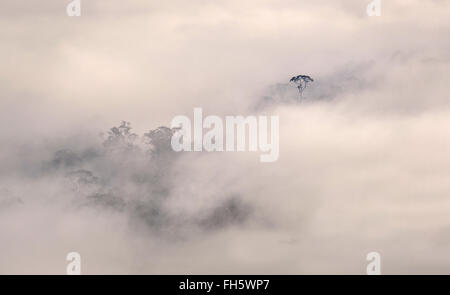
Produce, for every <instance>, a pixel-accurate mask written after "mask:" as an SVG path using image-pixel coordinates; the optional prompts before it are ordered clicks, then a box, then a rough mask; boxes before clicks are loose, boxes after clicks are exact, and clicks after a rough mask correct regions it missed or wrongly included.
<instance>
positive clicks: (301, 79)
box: [289, 75, 314, 98]
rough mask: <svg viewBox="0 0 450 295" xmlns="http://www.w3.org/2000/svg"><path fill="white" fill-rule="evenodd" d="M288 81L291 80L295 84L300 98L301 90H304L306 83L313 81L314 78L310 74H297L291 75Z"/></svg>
mask: <svg viewBox="0 0 450 295" xmlns="http://www.w3.org/2000/svg"><path fill="white" fill-rule="evenodd" d="M289 82H293V83H295V84H296V85H297V88H298V92H299V93H300V98H302V97H303V95H302V94H303V90H305V88H306V86H307V85H308V83H310V82H314V80H313V78H311V77H310V76H306V75H298V76H294V77H292V78H291V80H289Z"/></svg>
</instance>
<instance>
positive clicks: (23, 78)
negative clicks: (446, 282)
mask: <svg viewBox="0 0 450 295" xmlns="http://www.w3.org/2000/svg"><path fill="white" fill-rule="evenodd" d="M69 2H70V1H68V0H67V1H62V0H58V1H56V0H38V1H25V0H2V1H1V2H0V44H1V46H0V56H1V60H2V62H1V69H0V117H1V118H2V122H3V124H1V127H0V131H1V134H2V137H1V138H0V144H1V148H0V160H1V161H2V163H3V164H2V166H1V167H0V189H2V190H1V191H0V236H1V237H2V238H1V240H2V242H1V243H0V273H4V274H8V273H55V274H64V273H65V266H66V264H67V262H66V261H65V255H66V254H67V253H68V252H70V251H77V252H79V253H80V254H81V256H82V269H83V270H82V271H83V273H117V274H167V273H168V274H172V273H177V274H184V273H190V274H196V273H201V274H207V273H214V274H217V273H225V274H228V273H231V274H234V273H236V274H243V273H265V274H266V273H267V274H344V273H350V274H364V273H365V268H366V264H367V262H366V261H365V256H366V254H367V253H368V252H370V251H377V252H379V253H380V254H381V258H382V272H383V273H389V274H393V273H401V274H408V273H443V274H449V273H450V256H448V255H447V249H448V246H449V244H450V236H449V233H450V215H449V214H448V212H449V210H450V157H449V156H448V151H449V147H450V129H449V127H448V126H450V98H449V90H450V89H449V88H450V86H449V83H448V77H449V76H450V53H449V52H450V39H449V38H448V36H449V35H450V19H449V11H450V1H447V0H434V1H432V0H427V1H424V0H420V1H419V0H403V1H402V0H389V1H386V0H385V1H383V0H382V9H381V16H379V17H369V16H367V14H366V6H367V4H368V3H369V2H370V1H369V0H342V1H325V0H316V1H302V0H295V1H291V0H282V1H279V0H246V1H237V0H235V1H234V0H230V1H222V0H217V1H206V0H193V1H178V0H170V1H139V0H130V1H119V0H109V1H99V0H89V1H87V0H84V1H83V0H81V2H82V8H81V16H80V17H68V16H67V15H66V5H67V4H68V3H69ZM298 74H306V75H310V76H311V77H313V78H314V79H315V82H314V83H312V85H311V87H310V88H307V89H306V90H305V93H307V92H308V91H309V97H310V100H309V101H308V102H307V103H304V104H289V105H285V104H279V105H275V106H272V107H270V108H267V109H264V110H263V112H264V113H266V114H273V115H279V116H280V158H279V160H278V161H277V162H275V163H271V164H267V163H266V164H264V163H260V162H259V161H258V157H259V153H258V155H256V154H252V153H243V154H241V153H214V154H202V153H200V154H192V155H187V156H185V157H182V158H180V159H179V161H177V162H176V163H174V164H173V167H172V166H171V167H172V170H171V172H170V173H171V174H170V177H168V178H167V179H170V181H173V183H172V182H170V183H171V185H170V187H171V189H170V193H168V197H167V200H166V201H165V203H164V205H163V208H164V210H165V211H164V212H166V213H167V214H168V216H177V215H182V216H184V217H185V218H186V220H197V219H196V218H197V216H209V215H208V214H214V212H217V211H215V210H216V209H214V208H216V207H217V208H218V207H220V204H222V202H226V201H227V200H228V199H227V198H228V197H229V196H230V195H233V196H234V195H237V196H238V198H239V203H238V204H244V205H242V206H243V207H245V208H247V207H248V208H249V209H248V210H249V212H252V213H251V214H250V213H249V214H248V216H247V218H245V220H243V221H242V222H239V223H238V224H234V223H232V224H231V225H229V226H223V227H220V228H217V229H214V230H203V229H199V228H197V226H198V223H197V221H195V222H193V223H192V225H190V226H189V227H188V228H184V227H182V228H179V226H178V224H177V222H172V221H169V222H168V224H167V225H164V224H163V226H166V227H164V228H165V231H167V232H170V234H169V235H165V234H162V235H161V234H156V233H154V231H152V230H149V229H147V228H146V227H145V226H141V225H139V222H137V221H135V219H134V217H135V216H134V214H135V213H136V212H134V211H133V212H134V213H133V212H131V213H130V212H129V211H127V210H125V211H120V210H119V211H114V210H109V209H105V208H102V207H90V206H81V207H79V206H74V205H73V202H74V200H77V198H78V197H77V195H76V194H74V193H73V192H70V191H69V190H67V188H66V182H65V180H64V175H66V174H65V173H66V172H67V171H64V173H59V172H58V173H59V174H58V173H53V174H49V173H47V172H46V171H47V170H45V169H46V168H45V169H44V168H42V167H46V166H45V165H46V164H45V163H47V162H48V161H51V159H52V157H53V155H54V154H55V153H56V152H57V150H60V149H71V150H76V151H82V150H83V149H89V148H91V147H92V148H97V147H98V148H101V143H99V141H98V138H96V136H97V134H98V133H100V132H106V131H107V130H108V129H109V128H110V127H112V126H114V125H117V124H118V123H120V121H121V120H127V121H130V122H131V123H132V125H133V127H134V130H135V131H136V132H137V133H139V134H142V133H143V132H146V131H148V130H149V129H154V128H156V127H158V126H161V125H167V126H168V125H169V124H170V121H171V119H172V118H173V117H174V116H177V115H187V116H192V111H193V108H194V107H201V108H203V111H204V113H205V115H208V114H212V115H219V116H223V115H244V114H250V113H252V112H253V111H254V106H255V105H256V104H257V103H258V101H260V100H261V98H262V97H264V96H267V95H273V85H277V84H284V83H287V82H288V81H289V79H290V77H292V76H294V75H298ZM285 86H286V85H285ZM286 87H288V86H286ZM271 89H272V90H271ZM293 89H294V90H295V87H294V88H293ZM271 91H272V92H271ZM294 93H295V91H294ZM318 98H322V99H318ZM83 155H85V154H83ZM80 157H81V156H80ZM83 157H85V156H83ZM86 157H87V156H86ZM49 159H50V160H49ZM83 159H84V158H83ZM111 161H113V162H114V161H115V160H111V159H107V160H105V159H102V160H98V161H97V162H95V163H94V162H89V161H88V162H89V163H87V164H86V166H83V169H88V168H89V169H88V170H90V171H93V172H94V174H95V175H96V177H98V178H99V179H109V178H108V177H110V171H109V170H108V167H115V168H117V167H121V168H120V169H123V170H124V171H126V172H127V173H128V174H130V175H131V174H138V171H137V170H136V169H139V171H145V167H142V165H141V164H136V163H135V162H136V161H134V162H133V161H131V162H127V164H126V165H122V166H120V165H119V164H117V165H119V166H114V165H116V164H114V165H113V164H111ZM114 163H116V162H114ZM108 165H112V166H108ZM117 169H119V168H117ZM149 169H150V168H149ZM124 173H125V172H124ZM128 174H127V175H128ZM105 181H106V180H105ZM140 185H141V184H140ZM140 185H136V184H135V183H134V182H131V180H128V178H121V180H120V187H121V188H123V194H124V195H121V194H122V191H121V192H115V194H116V195H117V196H118V198H122V199H126V197H124V196H125V195H126V196H127V198H128V196H131V195H132V196H133V198H136V199H139V198H143V199H139V200H138V201H142V200H148V199H149V198H150V199H151V198H153V197H152V196H153V195H152V194H153V192H152V190H151V189H150V190H147V186H146V187H145V189H144V188H143V187H142V186H140ZM112 187H113V188H114V187H115V186H112ZM108 188H109V187H108ZM102 189H104V188H103V187H102ZM14 200H16V201H14ZM17 200H20V201H17ZM127 200H128V199H127ZM133 200H134V199H133ZM134 201H136V200H134ZM244 211H245V210H244ZM244 211H243V212H244ZM239 212H241V211H239ZM245 212H247V211H245ZM243 214H244V213H243ZM245 214H246V213H245ZM205 218H206V217H205ZM199 224H202V223H201V222H200V223H199ZM177 237H180V238H177Z"/></svg>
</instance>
